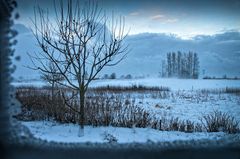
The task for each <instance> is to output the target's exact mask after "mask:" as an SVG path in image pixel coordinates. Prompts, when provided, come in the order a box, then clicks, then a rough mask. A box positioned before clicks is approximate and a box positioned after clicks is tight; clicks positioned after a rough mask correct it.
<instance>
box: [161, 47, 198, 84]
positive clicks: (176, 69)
mask: <svg viewBox="0 0 240 159" xmlns="http://www.w3.org/2000/svg"><path fill="white" fill-rule="evenodd" d="M166 58H167V59H166V60H163V61H162V72H161V76H162V77H177V78H192V79H197V78H198V77H199V59H198V55H197V53H193V52H188V53H185V52H180V51H178V52H177V53H176V52H170V53H167V57H166Z"/></svg>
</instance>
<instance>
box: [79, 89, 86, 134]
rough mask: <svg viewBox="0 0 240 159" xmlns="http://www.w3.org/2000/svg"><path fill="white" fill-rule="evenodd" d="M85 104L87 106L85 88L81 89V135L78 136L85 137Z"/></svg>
mask: <svg viewBox="0 0 240 159" xmlns="http://www.w3.org/2000/svg"><path fill="white" fill-rule="evenodd" d="M84 104H85V91H84V86H81V88H80V117H79V125H80V127H79V133H78V136H79V137H82V136H84V124H85V116H84Z"/></svg>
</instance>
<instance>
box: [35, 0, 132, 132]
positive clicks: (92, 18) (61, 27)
mask: <svg viewBox="0 0 240 159" xmlns="http://www.w3.org/2000/svg"><path fill="white" fill-rule="evenodd" d="M64 2H66V1H64ZM64 2H63V1H59V3H58V4H56V3H55V5H54V6H55V15H56V18H55V19H54V20H50V17H49V14H48V12H47V11H44V10H43V9H42V8H40V7H37V8H36V9H35V11H34V13H35V18H34V20H33V24H34V27H33V33H34V36H35V38H36V40H37V42H38V45H39V46H40V48H41V52H39V53H35V55H31V59H32V61H33V63H34V66H35V69H38V70H40V71H41V72H44V73H50V74H60V75H61V76H63V78H64V81H57V83H58V84H60V85H62V86H65V87H68V88H70V89H72V90H73V91H74V92H76V93H74V95H73V96H75V97H78V98H79V100H80V104H79V108H78V109H75V108H73V107H72V106H71V104H69V103H68V101H69V98H70V97H68V96H67V95H65V94H64V92H62V96H63V98H64V99H65V104H66V106H68V107H69V108H71V109H73V110H74V111H76V112H77V113H78V114H79V116H80V117H79V124H80V129H79V136H83V135H84V124H85V116H84V107H85V93H86V91H87V89H88V86H89V84H90V82H91V81H92V80H94V79H95V78H96V76H97V75H98V73H99V72H100V71H101V70H102V69H103V68H104V67H106V66H113V65H116V64H118V63H119V62H120V61H121V60H123V59H124V57H125V56H126V54H127V51H128V47H127V45H125V44H124V39H125V38H126V36H127V34H125V23H124V18H123V17H119V18H118V19H116V18H115V17H114V16H113V14H112V16H111V18H109V17H108V16H107V14H106V13H105V12H103V11H102V9H101V8H99V7H98V4H97V3H95V2H90V1H88V2H86V3H84V5H82V4H80V3H81V2H80V1H76V2H75V3H72V1H71V0H70V1H67V2H66V4H64ZM64 6H65V7H64ZM46 59H47V61H50V62H51V63H52V64H53V65H54V67H55V68H56V70H54V71H52V70H51V69H49V67H46V64H45V62H44V60H46ZM86 75H87V78H86ZM73 79H76V80H73Z"/></svg>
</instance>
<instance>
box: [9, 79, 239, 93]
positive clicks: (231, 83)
mask: <svg viewBox="0 0 240 159" xmlns="http://www.w3.org/2000/svg"><path fill="white" fill-rule="evenodd" d="M12 85H14V86H24V85H25V86H26V85H27V86H28V85H33V86H44V85H46V84H45V83H44V82H42V81H27V82H12ZM107 85H110V86H132V85H144V86H159V87H160V86H164V87H169V88H170V89H171V90H197V89H215V88H226V87H240V80H203V79H198V80H194V79H165V78H146V79H115V80H95V81H93V82H92V83H91V84H90V87H98V86H107Z"/></svg>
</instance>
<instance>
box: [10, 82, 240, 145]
mask: <svg viewBox="0 0 240 159" xmlns="http://www.w3.org/2000/svg"><path fill="white" fill-rule="evenodd" d="M12 84H13V85H14V86H26V85H33V86H43V85H44V83H43V82H41V81H35V82H34V81H33V82H22V83H12ZM107 85H110V86H133V85H143V86H157V87H160V86H164V87H169V88H170V92H168V94H167V96H166V97H162V96H163V95H162V94H151V93H147V92H146V93H142V92H141V93H139V92H136V93H131V92H130V93H128V94H127V95H126V96H125V97H127V98H129V99H130V100H134V101H135V104H136V105H137V106H139V107H141V108H143V109H144V110H147V112H149V113H150V114H151V116H154V117H156V118H160V119H161V118H162V117H164V118H168V119H171V118H172V117H173V118H179V119H180V120H190V121H193V122H196V123H199V122H200V118H202V117H203V115H206V114H209V113H211V112H213V111H216V110H218V111H221V112H225V113H228V114H229V115H231V116H233V117H234V118H235V119H236V120H237V121H239V122H240V116H239V114H240V96H239V95H236V94H231V93H222V92H218V91H216V92H202V91H201V90H203V89H209V90H213V89H223V88H226V87H228V88H240V80H202V79H199V80H192V79H160V78H150V79H129V80H120V79H116V80H96V81H93V83H91V85H90V87H99V86H107ZM22 123H23V124H24V125H25V126H27V127H28V128H29V129H30V131H31V132H32V133H33V135H34V136H35V137H37V138H41V139H45V140H48V141H59V142H109V141H108V140H109V138H110V139H111V138H114V139H116V140H117V142H118V143H129V142H146V141H149V140H150V141H153V142H161V141H176V140H201V139H210V140H218V139H220V138H222V137H224V136H226V135H228V134H225V133H207V132H198V133H196V132H194V133H184V132H176V131H159V130H154V129H151V128H121V127H118V128H117V127H91V126H86V127H85V136H84V137H81V138H79V137H78V136H77V133H78V126H77V125H74V124H59V123H56V122H52V121H32V122H22Z"/></svg>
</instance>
